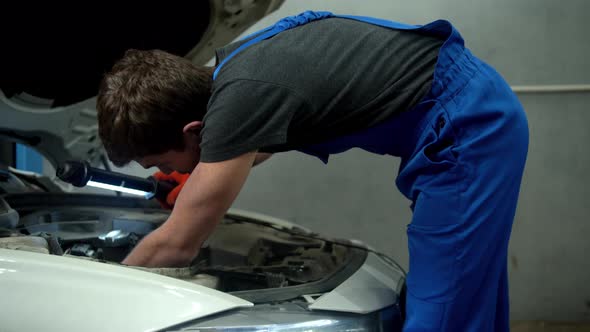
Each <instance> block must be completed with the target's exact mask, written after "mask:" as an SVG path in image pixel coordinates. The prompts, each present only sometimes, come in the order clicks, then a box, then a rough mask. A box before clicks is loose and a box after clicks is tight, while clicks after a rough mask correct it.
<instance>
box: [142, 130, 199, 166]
mask: <svg viewBox="0 0 590 332" xmlns="http://www.w3.org/2000/svg"><path fill="white" fill-rule="evenodd" d="M200 129H201V122H199V121H195V122H191V123H189V124H187V125H186V126H185V128H184V130H183V136H184V149H183V150H169V151H166V152H164V153H160V154H152V155H147V156H144V157H142V158H139V159H138V160H137V162H138V163H139V164H140V165H141V166H143V167H144V168H150V167H154V166H155V167H158V168H159V169H160V171H162V172H164V173H166V174H169V173H172V172H173V171H176V172H179V173H191V172H192V171H193V170H194V169H195V167H197V164H198V163H199V160H200V159H201V149H200V147H199V144H200V143H201V139H200V137H199V132H200Z"/></svg>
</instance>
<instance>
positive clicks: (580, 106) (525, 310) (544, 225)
mask: <svg viewBox="0 0 590 332" xmlns="http://www.w3.org/2000/svg"><path fill="white" fill-rule="evenodd" d="M306 9H313V10H330V11H333V12H335V13H342V14H357V15H368V16H378V17H383V18H389V19H393V20H398V21H404V22H407V23H412V24H423V23H427V22H429V21H432V20H435V19H438V18H444V19H448V20H450V21H451V22H453V23H454V24H455V26H456V27H457V28H458V29H459V30H460V31H461V33H462V35H463V36H464V38H465V39H466V45H467V47H469V48H470V49H471V50H472V51H473V53H474V54H475V55H477V56H479V57H480V58H482V59H484V60H485V61H487V62H489V63H490V64H492V65H493V66H494V67H496V68H497V69H498V70H499V71H500V72H501V73H502V74H503V75H504V76H505V77H506V79H507V80H508V81H509V82H510V84H512V85H539V84H586V83H590V60H588V59H590V42H589V40H590V39H588V36H587V33H588V32H589V31H590V30H589V29H588V25H587V22H588V21H590V1H587V0H568V1H562V2H558V1H554V0H495V1H484V0H445V1H440V0H415V1H401V0H388V1H385V0H382V1H356V0H339V1H326V0H324V1H320V0H314V1H311V0H287V1H286V3H285V4H284V6H283V7H282V8H281V10H280V11H279V12H277V13H274V14H273V15H272V16H270V17H268V18H267V19H265V20H264V21H262V22H260V24H257V25H256V26H255V27H253V28H252V29H251V30H250V31H249V32H252V31H255V30H258V29H260V28H262V27H264V26H267V25H269V24H272V23H274V22H275V21H276V20H277V19H279V18H280V17H283V16H288V15H294V14H297V13H299V12H301V11H304V10H306ZM247 33H248V32H247ZM295 46H296V45H294V47H295ZM520 97H521V101H522V103H523V105H524V107H525V109H526V112H527V115H528V117H529V125H530V135H531V137H530V140H531V141H530V152H529V158H528V164H527V167H526V171H525V176H524V180H523V186H522V194H521V200H520V204H519V208H518V212H517V217H516V221H515V225H514V229H513V236H512V240H511V245H510V261H509V267H510V287H511V302H512V307H511V310H512V319H515V320H521V319H526V320H534V319H545V320H590V258H588V252H590V189H589V187H590V175H589V172H588V171H589V170H590V148H589V147H588V144H589V142H590V131H589V130H588V128H589V126H590V109H589V108H588V103H589V102H590V94H588V93H562V94H544V95H541V94H530V95H520ZM397 168H398V160H396V159H393V158H387V157H382V156H374V155H370V154H368V153H366V152H363V151H360V150H359V151H357V150H353V151H350V152H347V153H345V154H341V155H337V156H333V157H332V158H331V160H330V163H329V164H328V165H327V166H324V165H323V164H322V163H321V162H320V161H319V160H317V159H314V158H312V157H309V156H306V155H303V154H299V153H296V152H292V153H285V154H280V155H276V156H275V157H273V158H272V159H271V160H269V161H268V162H267V163H265V164H262V165H260V166H258V167H256V168H255V169H254V170H253V172H252V175H251V177H250V178H249V180H248V182H247V184H246V186H245V188H244V189H243V191H242V193H241V194H240V196H239V198H238V200H237V201H236V203H235V205H234V207H237V208H242V209H249V210H254V211H257V212H261V213H264V214H270V215H274V216H278V217H282V218H285V219H288V220H291V221H293V222H296V223H300V224H302V225H304V226H307V227H310V228H312V229H314V230H317V231H319V232H321V233H325V234H329V235H332V236H336V237H344V238H356V239H360V240H363V241H365V242H367V243H369V244H371V245H372V246H374V247H376V248H377V249H380V250H382V251H384V252H386V253H388V254H389V255H391V256H392V257H394V258H396V259H397V260H398V261H399V262H400V263H401V264H402V266H404V267H407V266H408V257H407V256H408V251H407V239H406V234H405V232H406V225H407V223H408V222H409V221H410V218H411V214H410V210H409V202H408V201H407V200H406V199H405V198H404V197H402V196H401V195H400V194H399V193H398V192H397V190H396V189H395V186H394V180H395V176H396V173H397ZM127 171H128V172H138V173H140V174H148V173H149V172H145V171H143V170H139V169H138V168H131V169H127Z"/></svg>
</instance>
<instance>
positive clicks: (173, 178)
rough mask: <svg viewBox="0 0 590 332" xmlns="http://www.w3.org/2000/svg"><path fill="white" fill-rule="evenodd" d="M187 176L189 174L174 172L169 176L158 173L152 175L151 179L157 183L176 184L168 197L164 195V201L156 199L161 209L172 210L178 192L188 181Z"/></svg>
mask: <svg viewBox="0 0 590 332" xmlns="http://www.w3.org/2000/svg"><path fill="white" fill-rule="evenodd" d="M189 176H190V174H188V173H187V174H182V173H178V172H176V171H174V172H172V173H170V174H166V173H164V172H160V171H158V172H156V173H154V175H153V177H154V178H155V179H156V180H158V181H169V182H174V183H176V187H174V189H172V190H171V191H170V192H169V193H168V195H166V199H164V200H161V199H158V202H159V203H160V206H161V207H162V208H164V209H168V210H172V208H173V207H174V204H175V203H176V199H177V198H178V195H179V194H180V191H181V190H182V187H184V184H185V183H186V181H187V180H188V178H189Z"/></svg>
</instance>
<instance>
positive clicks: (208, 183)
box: [122, 152, 256, 267]
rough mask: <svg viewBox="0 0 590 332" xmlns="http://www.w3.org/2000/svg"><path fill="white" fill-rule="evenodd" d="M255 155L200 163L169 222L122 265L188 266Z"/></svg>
mask: <svg viewBox="0 0 590 332" xmlns="http://www.w3.org/2000/svg"><path fill="white" fill-rule="evenodd" d="M255 157H256V152H250V153H246V154H243V155H241V156H239V157H236V158H234V159H231V160H227V161H222V162H217V163H203V162H201V163H199V164H198V165H197V167H195V169H194V171H193V172H192V174H191V175H190V176H189V178H188V180H187V181H186V183H185V185H184V187H183V190H182V191H181V192H180V195H179V196H178V199H177V200H176V204H175V205H174V209H173V210H172V213H171V215H170V217H169V218H168V220H167V221H166V222H165V223H164V224H163V225H162V226H160V227H159V228H158V229H156V230H155V231H153V232H152V233H150V234H149V235H148V236H146V237H145V238H144V239H143V240H142V241H141V242H140V243H139V244H138V245H137V246H136V247H135V249H134V250H133V251H132V252H131V253H130V254H129V256H127V258H125V260H124V261H123V262H122V263H123V264H126V265H140V266H147V267H167V266H187V265H188V264H189V263H190V262H191V261H192V260H193V259H194V258H195V257H196V255H197V253H198V252H199V249H200V248H201V245H202V243H203V242H204V241H205V239H207V237H208V236H209V234H211V232H212V231H213V230H214V229H215V226H216V225H217V223H218V222H219V221H220V220H221V218H222V217H223V215H224V214H225V212H226V211H227V209H229V207H230V206H231V204H232V203H233V201H234V200H235V198H236V197H237V195H238V193H239V192H240V190H241V188H242V186H243V185H244V183H245V182H246V179H247V177H248V174H249V173H250V169H251V168H252V165H253V163H254V159H255Z"/></svg>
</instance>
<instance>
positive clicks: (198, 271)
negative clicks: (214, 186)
mask: <svg viewBox="0 0 590 332" xmlns="http://www.w3.org/2000/svg"><path fill="white" fill-rule="evenodd" d="M78 196H79V195H78ZM48 197H49V196H48ZM4 198H6V201H7V202H9V203H10V205H11V207H12V208H13V209H14V210H13V211H16V212H17V213H18V223H17V224H14V225H12V226H13V227H6V226H7V225H6V222H5V223H4V225H2V223H1V222H0V248H6V249H13V250H27V251H33V252H38V253H42V254H47V255H60V256H66V257H70V258H74V259H85V260H92V261H96V262H100V263H105V264H115V265H121V261H122V260H123V259H124V258H125V257H126V256H127V255H128V254H129V252H130V251H131V250H133V248H134V247H135V245H137V243H138V242H139V241H141V239H142V238H143V237H144V236H146V235H147V234H149V233H150V232H152V231H153V230H155V229H156V228H157V227H158V226H159V225H161V224H162V223H163V222H164V221H165V220H166V219H167V217H168V214H169V212H168V211H166V210H162V209H158V208H144V207H118V206H104V204H101V205H103V206H101V207H97V206H87V205H86V206H84V205H83V204H67V201H63V202H62V203H61V204H59V205H56V206H51V205H50V206H48V205H47V204H41V202H37V203H35V204H31V201H30V197H29V198H27V199H26V200H25V201H23V200H19V199H17V200H16V201H11V200H10V199H9V197H4ZM68 199H73V200H75V201H77V203H80V202H79V199H78V198H73V196H72V197H70V198H68ZM101 199H102V198H101ZM120 199H121V198H119V200H120ZM49 200H55V197H53V198H49ZM45 203H48V202H45ZM71 203H73V202H71ZM6 204H8V203H6ZM39 204H41V205H44V206H39ZM0 214H2V213H1V212H0ZM13 214H14V213H13ZM5 215H8V213H5ZM0 218H1V217H0ZM12 218H13V219H14V216H13V217H12ZM0 221H1V220H0ZM355 254H357V256H358V249H355V248H353V247H348V246H346V245H344V244H341V243H336V242H333V241H330V240H325V239H321V238H319V237H317V236H314V235H313V234H306V233H305V232H300V231H297V229H286V228H284V227H278V226H276V225H272V224H270V223H265V222H259V221H257V220H249V219H248V218H243V217H240V216H235V215H226V217H225V218H224V219H223V220H222V221H221V223H220V224H219V225H218V226H217V227H216V230H215V231H214V232H213V234H212V235H211V236H210V237H209V239H208V240H207V241H206V242H205V244H204V245H203V246H202V248H201V250H200V252H199V254H198V256H197V257H196V258H195V259H194V260H193V262H192V263H191V264H190V265H189V266H186V267H181V268H143V267H130V268H134V269H140V270H144V271H148V272H152V273H158V274H162V275H166V276H169V277H173V278H178V279H182V280H185V281H189V282H192V283H196V284H199V285H202V286H206V287H210V288H214V289H217V290H221V291H224V292H243V291H254V290H262V289H267V290H268V289H285V288H288V287H290V286H301V285H306V284H312V283H318V282H320V281H322V280H324V279H327V278H329V277H332V276H334V275H335V274H338V273H339V272H340V271H341V270H343V269H344V268H345V267H346V266H347V265H350V262H351V261H352V260H353V259H354V258H355Z"/></svg>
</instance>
